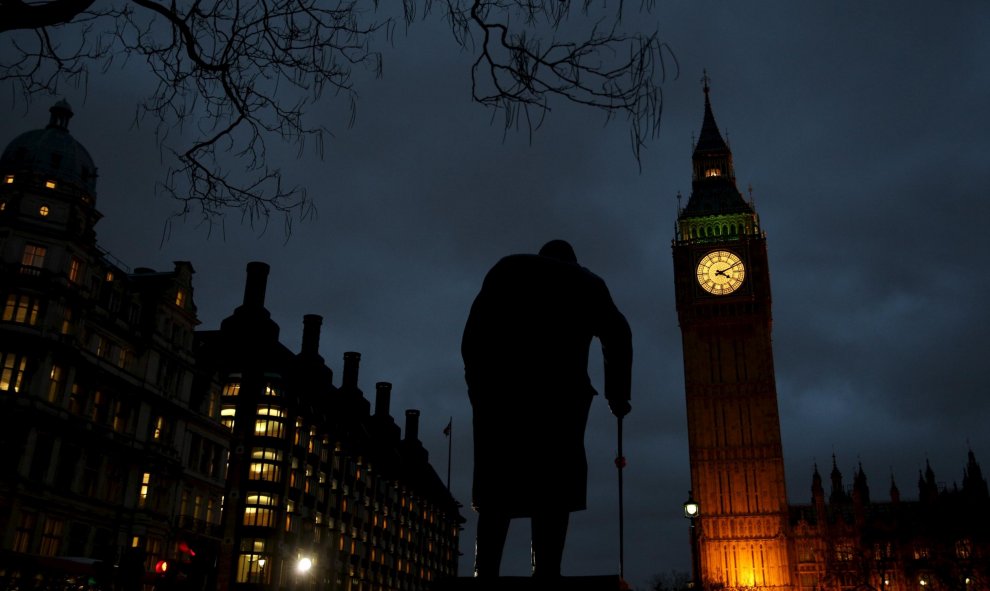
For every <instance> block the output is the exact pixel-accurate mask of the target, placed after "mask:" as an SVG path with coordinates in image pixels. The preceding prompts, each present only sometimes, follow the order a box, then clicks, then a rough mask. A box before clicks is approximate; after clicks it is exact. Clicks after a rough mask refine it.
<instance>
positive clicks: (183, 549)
mask: <svg viewBox="0 0 990 591" xmlns="http://www.w3.org/2000/svg"><path fill="white" fill-rule="evenodd" d="M179 552H182V553H183V554H188V555H189V556H196V553H195V552H194V551H193V549H192V548H190V547H189V544H187V543H186V542H179Z"/></svg>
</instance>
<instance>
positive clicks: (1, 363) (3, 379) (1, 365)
mask: <svg viewBox="0 0 990 591" xmlns="http://www.w3.org/2000/svg"><path fill="white" fill-rule="evenodd" d="M25 368H27V358H26V357H21V358H20V359H18V358H17V356H16V355H14V354H13V353H0V391H12V392H20V391H21V380H23V379H24V370H25Z"/></svg>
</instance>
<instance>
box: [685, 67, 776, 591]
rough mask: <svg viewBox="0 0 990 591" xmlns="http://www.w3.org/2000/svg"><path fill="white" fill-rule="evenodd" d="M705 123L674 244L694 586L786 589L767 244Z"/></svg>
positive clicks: (710, 122)
mask: <svg viewBox="0 0 990 591" xmlns="http://www.w3.org/2000/svg"><path fill="white" fill-rule="evenodd" d="M704 89H705V114H704V121H703V123H702V128H701V135H700V137H699V139H698V143H697V145H696V147H695V149H694V154H693V157H692V161H693V165H694V175H693V181H692V190H691V197H690V199H689V200H688V203H687V205H686V206H685V207H684V208H683V209H680V211H679V215H678V218H677V224H676V228H675V237H674V241H673V257H674V281H675V294H676V301H677V315H678V320H679V322H680V327H681V337H682V345H683V349H684V385H685V390H686V399H687V418H688V450H689V455H690V463H691V488H692V495H693V498H694V500H695V501H696V502H697V503H698V504H699V506H700V508H701V513H700V516H699V517H696V518H695V524H694V525H695V530H694V531H695V532H696V534H695V548H694V552H695V553H696V556H695V564H696V565H697V567H698V570H699V572H698V573H697V574H696V576H697V577H698V578H699V579H700V581H699V582H700V583H701V584H703V585H705V586H706V587H711V586H716V587H724V588H728V589H742V588H747V589H750V588H756V589H776V588H780V589H790V588H791V585H792V581H791V575H792V572H791V561H790V558H789V553H788V540H787V526H788V506H787V493H786V490H785V486H784V461H783V452H782V447H781V439H780V419H779V415H778V411H777V391H776V385H775V378H774V369H773V351H772V347H771V339H770V328H771V313H770V276H769V268H768V266H767V246H766V236H765V234H764V232H763V230H762V228H761V227H760V220H759V216H758V215H757V213H756V211H755V209H754V208H753V205H752V204H751V203H748V202H747V201H746V200H744V199H743V197H742V195H741V194H740V193H739V190H738V189H737V188H736V183H735V173H734V171H733V166H732V153H731V152H730V151H729V147H728V145H727V144H726V143H725V140H723V139H722V135H721V133H720V132H719V130H718V127H717V126H716V124H715V117H714V116H713V114H712V109H711V102H710V100H709V87H708V82H707V79H706V80H705V87H704Z"/></svg>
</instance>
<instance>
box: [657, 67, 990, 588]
mask: <svg viewBox="0 0 990 591" xmlns="http://www.w3.org/2000/svg"><path fill="white" fill-rule="evenodd" d="M709 90H710V89H709V86H708V81H707V78H706V80H705V86H704V91H705V105H704V118H703V120H702V127H701V133H700V135H699V137H698V142H697V145H696V146H695V149H694V153H693V155H692V163H693V176H692V189H691V195H690V198H689V199H688V202H687V204H686V205H685V206H684V207H683V208H681V209H680V210H679V212H678V218H677V222H676V225H675V235H674V239H673V243H672V250H673V259H674V289H675V295H676V302H677V314H678V320H679V323H680V327H681V335H682V345H683V353H684V385H685V399H686V403H687V418H688V451H689V459H690V465H691V499H690V501H691V502H690V503H689V504H686V505H685V508H686V510H687V509H688V507H690V511H689V512H688V514H689V516H691V517H692V520H691V543H692V557H693V571H694V572H693V583H694V585H696V586H702V587H704V588H705V589H739V590H741V589H747V590H750V589H766V590H771V589H774V590H778V591H792V590H793V591H796V590H801V591H819V590H828V591H851V590H854V589H884V590H885V591H907V590H919V591H923V590H925V589H959V590H964V589H965V590H975V589H980V590H986V589H990V578H988V577H990V497H988V495H987V483H986V480H984V478H983V476H982V472H981V470H980V466H979V464H978V463H977V462H976V458H975V455H974V454H973V452H970V454H969V459H968V463H967V464H966V466H965V469H964V473H963V479H962V481H963V486H962V488H961V489H958V488H950V487H946V486H944V485H939V484H938V482H937V481H936V480H935V477H934V473H933V471H932V470H931V468H929V470H928V471H927V473H925V474H923V475H921V477H920V483H919V500H918V501H906V500H901V498H900V493H899V491H898V489H897V487H896V486H893V484H892V486H891V492H890V500H889V501H885V502H876V501H872V500H871V495H870V490H869V487H868V486H867V483H866V475H865V473H864V472H863V470H862V468H861V467H860V468H859V469H858V470H857V472H856V474H855V476H854V483H853V486H852V487H851V489H847V488H846V487H844V486H843V485H842V477H841V473H840V471H839V470H838V468H836V467H835V466H833V470H832V474H831V478H832V485H831V494H830V495H829V496H828V498H827V499H826V496H825V491H824V487H823V485H822V481H821V476H820V474H819V473H818V471H817V468H816V469H815V471H814V475H813V478H812V483H811V490H812V491H813V492H812V502H811V503H810V504H809V505H790V504H789V503H788V495H787V491H786V487H785V478H784V461H783V446H782V443H781V436H780V415H779V412H778V407H777V389H776V378H775V373H774V362H773V347H772V338H771V327H772V314H771V294H770V269H769V264H768V257H767V236H766V232H765V231H764V229H763V227H762V226H761V224H760V218H759V215H758V214H757V212H756V208H755V207H754V205H753V203H752V202H750V201H747V200H746V199H744V198H743V196H742V195H741V194H740V192H739V189H738V188H737V187H736V179H735V171H734V167H733V161H732V152H731V151H730V150H729V147H728V145H727V144H726V142H725V140H724V139H723V138H722V135H721V133H720V132H719V129H718V126H717V125H716V124H715V117H714V115H713V112H712V108H711V101H710V97H709Z"/></svg>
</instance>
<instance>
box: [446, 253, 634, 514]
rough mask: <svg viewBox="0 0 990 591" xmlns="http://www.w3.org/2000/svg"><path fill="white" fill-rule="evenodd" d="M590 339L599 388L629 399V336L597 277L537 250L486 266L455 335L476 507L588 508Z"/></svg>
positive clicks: (515, 510)
mask: <svg viewBox="0 0 990 591" xmlns="http://www.w3.org/2000/svg"><path fill="white" fill-rule="evenodd" d="M593 337H598V339H599V341H600V342H601V345H602V354H603V357H604V361H605V396H606V397H607V398H608V399H609V400H610V401H611V400H629V390H630V374H631V368H632V336H631V333H630V330H629V324H628V323H627V322H626V319H625V317H624V316H623V315H622V313H621V312H619V310H618V308H616V306H615V304H614V303H613V302H612V297H611V295H610V294H609V291H608V288H607V287H606V285H605V282H604V281H602V279H601V278H599V277H598V276H597V275H595V274H594V273H592V272H590V271H588V270H587V269H585V268H584V267H581V266H579V265H577V264H575V263H567V262H562V261H559V260H557V259H553V258H548V257H543V256H538V255H512V256H508V257H505V258H504V259H502V260H501V261H499V262H498V263H497V264H496V265H495V266H494V267H493V268H492V269H491V271H489V272H488V275H487V276H486V277H485V281H484V284H483V286H482V288H481V292H480V293H479V294H478V296H477V298H476V299H475V301H474V304H473V305H472V307H471V313H470V316H469V317H468V321H467V325H466V327H465V329H464V338H463V341H462V343H461V353H462V355H463V357H464V367H465V378H466V380H467V385H468V394H469V396H470V399H471V405H472V407H473V409H474V486H473V498H472V502H473V505H474V507H475V508H476V509H478V510H484V509H491V510H493V511H498V512H500V513H505V514H507V515H509V516H511V517H525V516H532V514H533V513H534V511H537V510H539V509H540V508H541V507H550V508H554V509H557V510H566V511H578V510H581V509H584V508H586V504H587V473H588V465H587V460H586V459H585V451H584V428H585V425H586V423H587V418H588V410H589V407H590V405H591V400H592V397H593V396H594V395H595V394H596V392H595V389H594V387H593V386H592V385H591V380H590V379H589V377H588V351H589V348H590V345H591V340H592V338H593Z"/></svg>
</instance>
